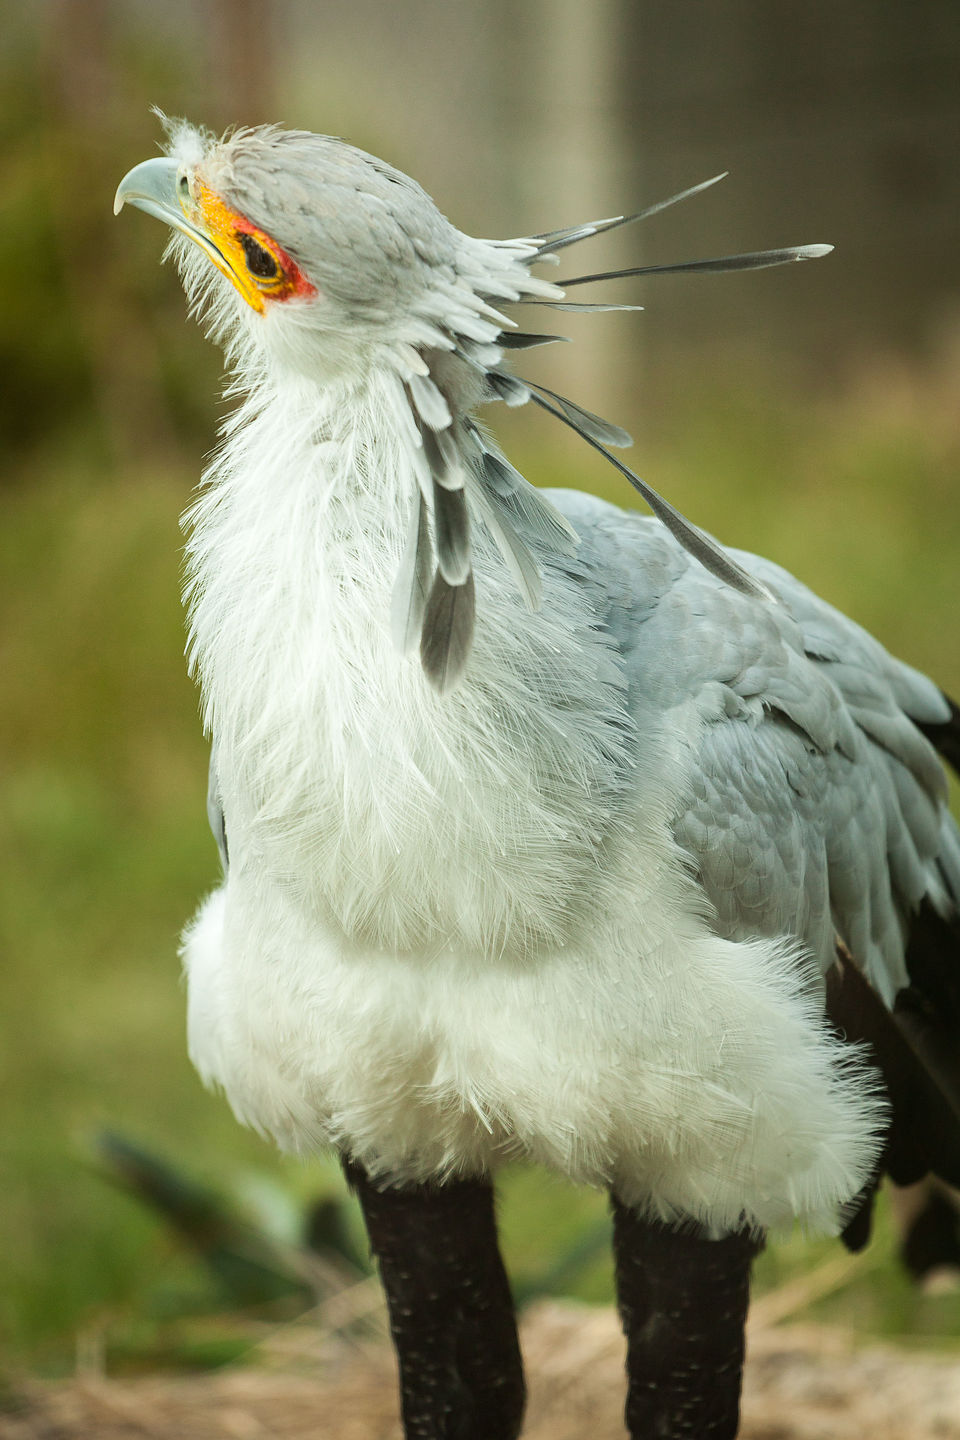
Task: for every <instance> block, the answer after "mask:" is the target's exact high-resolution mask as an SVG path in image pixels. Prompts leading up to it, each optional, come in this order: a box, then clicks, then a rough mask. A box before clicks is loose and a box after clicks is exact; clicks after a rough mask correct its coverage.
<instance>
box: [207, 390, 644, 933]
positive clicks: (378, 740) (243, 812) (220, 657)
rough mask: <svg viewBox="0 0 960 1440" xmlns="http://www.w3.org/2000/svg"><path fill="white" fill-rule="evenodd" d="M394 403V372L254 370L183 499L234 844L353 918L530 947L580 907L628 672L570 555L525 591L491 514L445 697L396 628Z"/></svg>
mask: <svg viewBox="0 0 960 1440" xmlns="http://www.w3.org/2000/svg"><path fill="white" fill-rule="evenodd" d="M402 404H403V402H402V396H401V394H400V392H399V386H398V385H397V384H396V381H395V378H394V377H393V376H391V375H390V374H389V373H385V374H380V375H374V376H372V377H370V378H367V379H366V380H365V381H363V382H356V383H353V384H350V385H347V384H344V385H342V386H340V387H336V388H334V387H332V386H327V387H325V388H323V389H319V388H313V387H310V386H308V385H307V384H306V383H303V384H302V385H301V386H300V388H299V390H297V389H296V388H295V387H294V386H292V385H291V384H290V382H289V378H285V383H284V386H283V387H277V388H276V389H272V388H269V387H267V386H261V387H260V388H259V389H258V390H257V391H256V392H254V393H253V394H251V395H250V396H249V398H248V399H247V400H246V401H245V402H244V404H243V405H242V406H241V407H240V410H239V411H238V412H237V414H236V415H235V416H234V418H233V421H232V423H231V425H230V426H229V429H228V434H227V437H226V440H225V442H224V445H223V447H222V449H221V452H220V454H219V456H218V457H217V458H216V460H215V461H214V463H213V465H212V467H211V469H210V471H209V472H208V474H207V475H206V477H205V485H204V489H203V491H202V493H201V496H200V498H199V500H198V502H197V504H196V505H195V506H194V508H193V509H192V511H191V512H190V514H189V516H188V523H189V525H190V528H191V537H190V540H189V543H188V548H187V553H188V570H189V583H188V590H187V595H188V600H189V607H190V652H191V660H192V663H193V665H194V667H195V670H196V672H198V674H199V677H200V681H201V686H202V695H203V711H204V720H205V724H206V726H207V728H208V729H209V731H210V732H211V733H212V735H213V738H214V744H215V747H216V755H217V769H218V773H219V779H220V789H221V797H222V801H223V805H224V811H225V816H226V824H227V832H228V836H229V841H230V850H231V865H233V866H239V867H245V866H248V865H249V866H251V868H253V867H255V868H256V869H257V870H258V871H259V872H260V874H261V875H262V876H263V877H264V883H280V884H283V885H285V886H289V887H293V888H294V889H295V890H296V891H297V892H298V894H299V895H300V896H301V898H302V899H303V900H304V901H306V902H307V903H309V904H310V905H311V906H312V907H314V908H315V909H316V910H317V911H318V912H319V913H320V914H322V915H323V917H324V919H325V920H326V921H327V922H328V923H331V924H334V925H335V926H336V927H337V928H338V930H342V932H343V933H344V935H345V936H347V937H349V938H354V939H356V940H357V941H363V942H364V943H368V944H369V943H374V944H377V945H381V946H383V947H387V948H390V949H393V950H396V949H403V950H409V949H417V948H422V947H424V946H432V945H433V944H438V943H442V942H444V941H447V940H449V939H450V938H451V936H454V935H455V936H456V937H457V939H458V943H459V944H460V945H461V946H462V947H465V948H467V949H476V950H478V951H482V952H484V953H486V954H489V953H490V952H491V950H494V951H497V952H503V951H510V952H517V951H521V952H523V953H528V952H529V951H530V950H531V949H537V948H538V947H539V946H540V945H541V944H543V943H545V942H548V943H552V944H555V943H557V942H565V941H566V940H568V939H569V938H570V935H571V933H572V931H573V930H574V929H576V928H578V927H579V925H580V924H581V923H582V922H583V921H584V919H585V911H586V909H587V907H588V897H589V896H590V895H591V890H592V887H593V886H594V884H595V875H596V865H597V858H598V855H597V851H598V849H599V848H600V847H602V846H603V845H604V844H605V843H606V842H607V840H608V839H609V832H610V827H611V815H612V812H613V808H614V806H613V803H612V802H613V801H614V797H615V796H616V795H617V794H618V793H619V791H620V789H621V787H622V784H623V780H622V773H623V756H622V751H621V747H622V744H623V737H624V733H625V732H624V728H623V712H622V705H621V694H620V690H619V680H618V676H617V673H616V671H615V669H614V666H613V665H612V664H611V658H610V654H609V651H608V650H607V648H606V646H605V644H604V643H603V641H602V640H601V639H600V638H599V636H598V634H597V632H596V630H595V629H593V628H591V621H592V619H593V618H594V617H593V616H592V615H591V614H590V612H589V610H588V607H587V603H586V601H585V599H584V598H583V595H582V594H581V593H579V587H577V586H576V585H575V584H574V583H573V582H572V581H571V580H570V578H569V576H567V575H565V574H564V575H561V574H559V573H548V574H547V575H546V576H545V604H544V608H543V610H542V611H541V612H540V613H539V614H537V615H530V614H528V613H527V612H526V610H525V609H524V607H523V606H522V604H521V602H520V601H519V599H518V598H517V596H516V595H515V593H514V590H513V587H512V585H511V583H510V580H509V577H508V576H507V574H506V572H505V571H504V570H503V568H502V565H501V563H500V562H499V560H498V558H497V557H496V555H495V552H494V551H493V550H492V548H491V547H489V546H487V545H485V544H484V541H483V537H481V536H477V537H476V540H477V544H476V546H475V558H476V572H477V588H478V601H477V605H478V627H477V636H476V640H475V646H474V651H473V653H472V655H471V659H470V666H469V669H468V673H467V677H466V679H465V681H464V683H463V684H462V686H461V687H460V689H459V690H458V691H456V692H455V693H454V694H453V695H450V696H447V697H444V698H441V697H439V696H438V695H436V694H435V693H434V692H433V691H432V690H431V689H430V687H429V686H428V684H427V683H426V681H425V680H424V677H423V675H422V673H421V670H420V665H419V660H418V657H417V656H415V655H414V656H401V655H399V654H398V653H397V652H396V650H395V649H394V647H393V644H392V641H391V636H390V596H391V589H392V586H393V582H394V577H395V575H396V571H397V567H398V563H399V557H400V552H401V545H402V539H403V536H404V534H405V532H406V527H407V524H408V514H407V506H408V505H409V503H410V497H411V496H412V495H413V494H414V493H415V485H416V481H415V478H414V472H413V469H412V459H411V453H410V447H411V443H412V442H411V439H410V435H409V430H408V428H407V427H406V425H405V423H404V417H403V415H402V413H401V411H402ZM557 654H564V655H565V656H568V657H571V658H570V659H568V660H565V662H564V673H563V674H562V675H559V674H558V673H557V670H556V661H555V659H554V657H555V656H556V655H557ZM614 721H618V722H619V723H611V722H614Z"/></svg>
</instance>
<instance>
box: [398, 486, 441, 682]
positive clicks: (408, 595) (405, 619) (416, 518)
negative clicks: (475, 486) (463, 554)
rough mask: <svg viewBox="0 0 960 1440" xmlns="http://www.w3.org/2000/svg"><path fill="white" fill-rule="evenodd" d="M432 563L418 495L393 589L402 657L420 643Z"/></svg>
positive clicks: (423, 508)
mask: <svg viewBox="0 0 960 1440" xmlns="http://www.w3.org/2000/svg"><path fill="white" fill-rule="evenodd" d="M432 560H433V552H432V549H431V546H430V531H429V527H428V525H427V507H426V504H425V502H424V499H423V496H422V495H421V494H419V492H418V493H417V494H416V495H415V496H414V497H413V506H412V513H411V526H410V531H409V534H408V536H407V543H406V545H405V547H404V551H403V557H402V559H401V561H400V569H399V571H398V572H397V578H396V581H395V582H394V587H393V603H392V607H391V616H390V619H391V629H392V631H393V640H394V644H395V645H396V647H397V649H398V650H399V651H400V653H401V655H407V654H409V653H410V651H411V650H412V649H413V648H414V646H415V645H416V643H417V641H418V640H419V639H420V631H421V629H422V626H423V615H424V611H425V610H426V607H427V595H428V593H429V590H430V574H431V570H432V568H433V566H432Z"/></svg>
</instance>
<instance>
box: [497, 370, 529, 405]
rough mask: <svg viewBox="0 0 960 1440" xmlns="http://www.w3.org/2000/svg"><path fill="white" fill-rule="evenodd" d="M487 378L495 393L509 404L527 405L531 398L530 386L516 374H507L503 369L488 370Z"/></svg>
mask: <svg viewBox="0 0 960 1440" xmlns="http://www.w3.org/2000/svg"><path fill="white" fill-rule="evenodd" d="M487 380H488V381H489V384H490V388H491V390H492V391H493V392H494V394H495V395H496V396H497V397H498V398H499V399H500V400H503V401H504V402H505V403H506V404H507V405H526V403H527V401H528V400H529V399H530V387H529V386H528V385H527V384H526V383H525V382H524V381H523V380H518V379H517V377H516V375H506V374H504V372H503V371H502V370H488V371H487Z"/></svg>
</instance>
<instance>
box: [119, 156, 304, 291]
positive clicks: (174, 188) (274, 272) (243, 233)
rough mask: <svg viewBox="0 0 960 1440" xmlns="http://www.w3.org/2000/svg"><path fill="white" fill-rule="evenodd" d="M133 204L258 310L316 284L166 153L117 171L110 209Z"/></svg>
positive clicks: (197, 176)
mask: <svg viewBox="0 0 960 1440" xmlns="http://www.w3.org/2000/svg"><path fill="white" fill-rule="evenodd" d="M124 205H133V206H135V207H136V208H137V209H138V210H144V211H146V213H147V214H148V215H154V216H155V217H156V218H157V219H158V220H162V221H163V223H164V224H165V225H172V226H173V228H174V229H175V230H180V231H182V232H183V234H184V235H186V236H187V237H188V239H190V240H192V241H193V243H194V244H195V245H197V246H198V247H199V248H200V249H201V250H202V251H203V253H204V254H205V255H206V256H207V257H208V259H209V260H211V261H212V263H213V264H214V265H215V266H216V267H217V269H218V270H219V271H220V272H221V274H223V275H226V277H227V279H228V280H229V281H230V283H231V284H232V285H233V286H235V288H236V289H237V291H238V292H239V293H240V295H242V296H243V298H244V300H245V301H246V302H247V304H248V305H249V306H250V308H251V309H252V310H255V311H256V313H257V314H258V315H263V314H264V313H265V312H266V309H267V302H268V301H270V302H277V301H284V300H292V299H295V298H301V299H309V298H311V297H312V296H315V295H316V294H317V290H316V287H315V286H314V285H311V283H310V281H309V280H308V279H307V277H306V276H305V275H304V274H303V272H302V270H301V269H300V268H299V266H298V265H297V263H296V261H295V260H293V259H292V258H291V257H290V256H289V255H288V254H287V252H286V251H285V250H284V249H282V248H281V247H280V246H279V245H278V244H277V242H276V241H275V240H273V239H271V237H270V236H269V235H267V234H266V233H265V232H264V231H263V230H260V229H258V227H257V226H256V225H254V224H252V223H251V221H249V220H248V219H247V217H246V216H245V215H241V214H240V213H239V212H238V211H236V210H231V208H230V206H229V205H228V204H227V203H226V201H225V200H224V199H223V197H222V196H220V195H218V194H217V192H216V191H215V190H212V189H211V188H210V186H209V185H208V184H207V183H206V181H205V180H204V179H203V178H202V177H201V176H200V175H199V174H198V172H197V170H196V169H194V170H187V169H184V168H183V167H182V166H180V165H178V164H177V162H176V160H174V159H173V158H172V157H170V156H167V155H163V156H159V155H158V156H156V157H155V158H154V159H153V160H144V161H142V163H141V164H139V165H135V166H134V167H133V169H132V170H130V171H128V173H127V174H126V175H125V176H124V177H123V179H122V180H121V181H120V184H119V186H118V187H117V193H116V195H115V196H114V201H113V213H114V214H115V215H119V213H120V211H121V210H122V209H123V207H124Z"/></svg>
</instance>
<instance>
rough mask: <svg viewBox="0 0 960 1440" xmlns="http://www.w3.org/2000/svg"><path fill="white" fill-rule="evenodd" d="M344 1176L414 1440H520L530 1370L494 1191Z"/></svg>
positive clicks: (357, 1170) (351, 1167)
mask: <svg viewBox="0 0 960 1440" xmlns="http://www.w3.org/2000/svg"><path fill="white" fill-rule="evenodd" d="M344 1168H345V1171H346V1175H347V1179H348V1181H349V1183H350V1185H351V1186H352V1188H353V1189H354V1190H355V1191H356V1193H357V1196H358V1198H359V1200H360V1204H361V1206H362V1208H363V1214H364V1219H365V1221H366V1225H367V1233H368V1234H369V1236H370V1244H371V1247H372V1249H373V1253H374V1255H375V1256H376V1258H377V1262H378V1264H379V1267H380V1275H381V1278H382V1280H383V1286H384V1289H385V1291H386V1295H387V1307H388V1309H389V1313H390V1330H391V1333H392V1335H393V1342H394V1345H395V1346H396V1351H397V1360H398V1363H399V1368H400V1400H401V1410H402V1415H403V1424H404V1433H405V1435H406V1437H407V1440H516V1436H517V1435H519V1433H520V1425H521V1422H522V1419H523V1407H524V1398H525V1391H524V1382H523V1369H522V1363H521V1359H520V1345H519V1341H518V1339H517V1327H516V1319H515V1315H514V1308H513V1300H512V1297H511V1295H510V1287H509V1284H508V1281H507V1276H506V1272H505V1270H504V1268H503V1262H502V1260H501V1258H500V1251H499V1249H498V1246H497V1232H496V1221H495V1218H494V1209H493V1189H492V1187H491V1186H490V1185H488V1184H485V1183H483V1182H479V1181H462V1180H461V1181H451V1182H449V1183H447V1184H443V1185H434V1184H428V1185H404V1186H396V1187H385V1186H384V1182H383V1181H373V1180H371V1179H370V1177H369V1176H368V1175H367V1174H366V1172H365V1171H364V1170H363V1169H362V1168H361V1167H360V1166H358V1165H355V1164H353V1163H350V1164H347V1165H345V1167H344Z"/></svg>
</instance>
